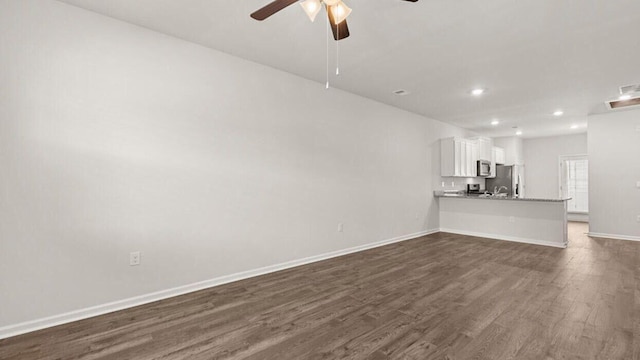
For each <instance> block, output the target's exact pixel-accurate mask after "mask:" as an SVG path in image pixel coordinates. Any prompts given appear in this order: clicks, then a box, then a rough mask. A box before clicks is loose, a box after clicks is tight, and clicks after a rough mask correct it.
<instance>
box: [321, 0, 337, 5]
mask: <svg viewBox="0 0 640 360" xmlns="http://www.w3.org/2000/svg"><path fill="white" fill-rule="evenodd" d="M322 1H323V2H324V3H325V4H326V5H327V6H334V5H338V3H339V2H341V1H340V0H322Z"/></svg>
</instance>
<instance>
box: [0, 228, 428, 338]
mask: <svg viewBox="0 0 640 360" xmlns="http://www.w3.org/2000/svg"><path fill="white" fill-rule="evenodd" d="M438 231H439V230H438V229H434V230H425V231H420V232H417V233H413V234H409V235H404V236H399V237H395V238H392V239H388V240H382V241H378V242H375V243H371V244H365V245H360V246H355V247H352V248H348V249H343V250H337V251H332V252H329V253H325V254H320V255H315V256H310V257H307V258H303V259H297V260H292V261H287V262H284V263H280V264H275V265H270V266H265V267H262V268H258V269H253V270H248V271H243V272H239V273H235V274H231V275H226V276H221V277H217V278H214V279H210V280H205V281H201V282H197V283H193V284H188V285H184V286H179V287H175V288H172V289H166V290H161V291H157V292H153V293H149V294H144V295H140V296H135V297H131V298H127V299H123V300H118V301H114V302H110V303H106V304H101V305H97V306H92V307H89V308H84V309H79V310H75V311H71V312H67V313H64V314H59V315H54V316H49V317H46V318H41V319H36V320H31V321H27V322H23V323H19V324H15V325H8V326H4V327H0V339H5V338H8V337H12V336H16V335H20V334H25V333H28V332H32V331H36V330H41V329H45V328H49V327H52V326H56V325H62V324H66V323H70V322H73V321H78V320H82V319H87V318H90V317H94V316H98V315H104V314H108V313H111V312H114V311H118V310H124V309H128V308H131V307H134V306H139V305H144V304H148V303H151V302H154V301H158V300H163V299H168V298H171V297H174V296H179V295H184V294H188V293H191V292H194V291H199V290H203V289H208V288H211V287H214V286H218V285H223V284H227V283H230V282H234V281H238V280H243V279H247V278H250V277H254V276H259V275H264V274H268V273H272V272H276V271H280V270H285V269H289V268H292V267H296V266H301V265H306V264H310V263H314V262H317V261H322V260H326V259H331V258H334V257H338V256H343V255H347V254H351V253H355V252H359V251H364V250H369V249H373V248H376V247H380V246H384V245H389V244H393V243H396V242H401V241H406V240H411V239H415V238H418V237H421V236H425V235H429V234H433V233H436V232H438Z"/></svg>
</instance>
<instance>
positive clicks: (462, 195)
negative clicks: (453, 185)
mask: <svg viewBox="0 0 640 360" xmlns="http://www.w3.org/2000/svg"><path fill="white" fill-rule="evenodd" d="M433 195H434V196H435V197H442V198H462V199H478V200H510V201H542V202H562V201H567V200H571V198H557V199H543V198H527V197H524V198H519V197H511V196H487V197H484V196H480V194H477V195H476V194H472V195H469V194H467V193H466V192H465V191H464V190H461V191H456V192H452V191H434V192H433Z"/></svg>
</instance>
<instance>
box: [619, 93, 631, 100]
mask: <svg viewBox="0 0 640 360" xmlns="http://www.w3.org/2000/svg"><path fill="white" fill-rule="evenodd" d="M629 99H631V95H630V94H624V95H620V97H619V98H618V100H629Z"/></svg>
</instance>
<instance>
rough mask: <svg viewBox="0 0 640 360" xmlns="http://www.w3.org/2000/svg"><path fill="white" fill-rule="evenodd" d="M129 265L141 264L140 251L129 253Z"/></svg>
mask: <svg viewBox="0 0 640 360" xmlns="http://www.w3.org/2000/svg"><path fill="white" fill-rule="evenodd" d="M129 265H131V266H136V265H140V251H134V252H131V253H129Z"/></svg>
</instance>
